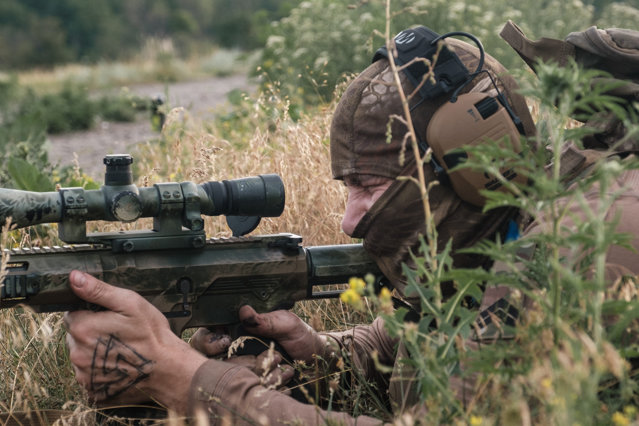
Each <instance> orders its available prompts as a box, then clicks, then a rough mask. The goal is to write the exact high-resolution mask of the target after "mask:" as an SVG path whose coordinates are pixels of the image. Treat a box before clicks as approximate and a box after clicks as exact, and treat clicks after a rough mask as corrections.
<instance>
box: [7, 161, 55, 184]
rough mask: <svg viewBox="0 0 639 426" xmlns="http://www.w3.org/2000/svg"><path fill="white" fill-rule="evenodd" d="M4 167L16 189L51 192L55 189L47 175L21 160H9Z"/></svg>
mask: <svg viewBox="0 0 639 426" xmlns="http://www.w3.org/2000/svg"><path fill="white" fill-rule="evenodd" d="M6 166H7V171H8V173H9V176H11V178H12V179H13V182H14V183H15V185H16V186H15V187H16V189H22V190H24V191H53V190H54V189H55V185H54V184H53V182H52V181H51V179H50V178H49V176H48V175H46V174H44V173H42V171H41V170H39V169H38V168H37V167H35V166H33V165H31V164H29V163H27V162H26V161H25V160H23V159H22V158H9V159H8V160H7V164H6Z"/></svg>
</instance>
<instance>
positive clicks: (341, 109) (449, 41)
mask: <svg viewBox="0 0 639 426" xmlns="http://www.w3.org/2000/svg"><path fill="white" fill-rule="evenodd" d="M421 28H423V27H421ZM408 31H410V30H408ZM427 31H429V30H427ZM402 33H404V36H405V35H406V33H405V32H402ZM402 33H400V34H399V35H398V37H396V39H395V40H396V42H399V39H398V38H399V37H400V36H402ZM423 35H424V34H417V37H421V36H423ZM426 36H428V33H426ZM404 40H405V39H404ZM422 41H423V40H422ZM445 45H446V46H447V47H448V49H449V52H450V54H451V55H450V56H451V57H452V58H453V59H452V60H455V61H458V62H457V63H456V64H452V65H451V64H447V67H448V68H446V69H445V70H444V74H443V75H441V74H440V75H438V74H437V71H438V69H437V68H436V70H435V71H436V76H435V77H436V79H441V80H442V81H443V83H442V84H444V85H445V86H446V85H447V87H444V88H443V89H442V88H441V87H440V86H437V85H433V84H430V88H426V91H425V93H426V95H423V94H422V93H421V91H419V90H418V91H415V88H416V87H417V86H419V83H416V79H415V78H414V76H411V75H410V74H409V73H408V72H406V71H400V72H399V74H398V77H399V79H400V82H401V86H402V89H403V92H404V93H405V95H406V96H407V97H409V104H410V111H411V112H410V116H411V118H412V122H413V127H414V130H415V133H416V135H417V139H418V140H419V142H420V144H421V149H422V150H427V149H429V147H430V148H431V149H433V151H435V150H436V147H435V146H433V140H432V139H434V138H440V134H441V132H438V130H442V129H441V128H442V127H446V128H445V129H443V130H444V132H443V133H444V134H445V137H444V139H445V138H446V137H450V133H451V132H450V131H452V132H453V134H455V132H457V131H460V130H461V131H462V133H464V135H465V136H464V137H467V135H469V134H470V135H471V137H472V136H473V135H474V134H475V133H474V132H472V131H471V132H468V131H467V130H469V129H468V128H464V127H467V126H466V125H465V124H464V123H467V122H468V118H467V117H462V116H461V115H463V114H466V113H461V114H460V113H458V112H452V113H445V114H444V116H446V117H444V119H442V118H441V117H439V118H438V115H441V114H440V113H441V112H442V107H445V106H447V105H449V104H453V103H455V102H457V101H458V100H460V99H466V98H463V97H464V96H465V95H467V94H470V95H472V96H475V95H476V97H474V98H473V99H479V101H476V102H474V103H477V102H479V103H481V102H483V100H484V99H485V98H487V97H490V99H491V100H495V99H497V97H498V96H499V95H502V97H503V100H504V101H506V102H507V104H508V107H509V108H510V109H511V112H512V114H514V115H516V117H517V118H518V120H519V121H520V124H519V127H518V130H517V132H519V130H521V133H522V134H525V135H532V134H533V133H534V131H535V130H534V124H533V122H532V118H531V117H530V113H529V110H528V107H527V105H526V103H525V100H524V99H523V97H521V96H520V95H518V94H517V93H516V91H515V89H516V83H515V82H514V80H513V79H512V78H511V77H510V76H509V75H507V74H506V70H505V69H504V68H503V66H502V65H501V64H499V63H498V62H497V61H496V60H495V59H494V58H492V57H490V56H489V55H487V54H484V53H483V50H481V49H478V48H477V47H475V46H473V45H471V44H469V43H466V42H464V41H461V40H458V39H454V38H446V39H445ZM432 46H435V47H437V44H436V43H435V44H433V45H432ZM398 47H399V46H398ZM436 51H437V55H438V58H437V60H435V64H437V61H442V62H443V61H444V60H445V59H450V58H446V57H445V55H444V54H442V52H441V51H440V50H436ZM378 52H379V51H378ZM384 53H385V52H382V54H381V55H376V59H377V60H375V61H374V62H373V64H372V65H370V66H369V67H368V68H366V69H365V70H364V71H363V72H362V73H360V74H359V75H358V76H357V77H356V78H355V79H354V80H353V81H352V82H351V84H350V85H349V86H348V88H347V89H346V91H345V92H344V94H343V95H342V97H341V99H340V101H339V103H338V105H337V108H336V110H335V114H334V117H333V121H332V124H331V167H332V173H333V177H334V178H335V179H338V180H343V181H344V183H345V184H346V186H347V188H348V192H349V196H348V202H347V206H346V212H345V215H344V219H343V222H342V228H343V230H344V232H346V233H347V234H349V235H351V236H353V237H355V238H363V239H364V246H365V247H366V249H367V250H368V251H369V252H370V253H371V255H372V256H373V257H374V258H375V260H376V261H377V263H378V264H379V265H380V267H381V268H382V270H383V271H384V273H385V274H386V275H387V277H389V278H390V279H391V281H393V278H396V276H398V275H401V271H400V265H401V263H402V262H404V261H406V259H407V258H408V252H409V250H411V249H414V248H415V245H416V244H417V242H418V236H419V235H420V234H424V230H425V221H424V208H423V203H422V197H421V194H420V190H419V188H418V186H417V185H415V184H414V183H413V182H411V181H410V180H406V179H397V178H398V177H400V176H407V177H410V176H416V173H417V167H419V166H418V164H417V163H420V164H421V162H418V161H416V158H415V155H414V153H413V149H412V147H411V145H410V142H407V141H408V139H407V132H408V128H407V126H406V119H405V115H404V108H403V105H402V98H401V96H400V92H399V90H398V88H397V86H396V84H395V77H394V75H393V72H392V71H391V67H390V64H389V62H388V56H387V55H384ZM455 58H457V59H455ZM400 59H401V56H400ZM420 63H421V64H423V62H420ZM458 65H461V66H462V67H463V70H462V69H459V66H458ZM451 67H452V68H451ZM454 67H457V68H458V71H459V72H460V73H461V74H460V75H458V76H457V77H456V76H455V75H454V73H455V72H457V71H456V70H455V68H454ZM479 68H481V71H482V72H479V73H477V72H476V71H477V70H478V69H479ZM456 78H457V82H456V83H454V82H455V79H456ZM451 80H452V83H451ZM417 81H421V80H419V79H418V80H417ZM437 81H439V80H437ZM438 84H439V83H438ZM433 87H434V89H433ZM428 90H431V91H430V92H428ZM413 92H415V93H413ZM453 97H454V99H452V98H453ZM497 102H498V104H496V105H493V106H494V107H495V108H499V109H500V111H501V109H503V107H502V106H500V105H501V104H500V103H501V102H502V101H501V100H497ZM474 103H472V104H471V106H472V107H473V108H474V109H476V107H475V105H474ZM493 104H494V103H493ZM453 106H455V105H453ZM479 108H480V109H481V106H479ZM491 108H492V107H491ZM492 112H494V111H489V112H488V113H487V114H488V115H490V114H492ZM475 113H477V114H478V118H479V120H483V118H482V114H484V113H485V111H478V112H476V111H475V110H473V114H475ZM455 114H458V116H457V117H455ZM451 115H452V116H453V117H452V118H453V123H457V124H456V125H453V126H452V129H451V128H450V127H449V126H448V125H447V124H439V129H437V128H436V129H435V130H433V126H432V124H434V123H449V122H450V116H451ZM434 118H435V120H434ZM471 118H473V119H474V118H477V117H471ZM456 120H458V122H456ZM511 120H512V119H511V118H508V121H511ZM510 125H511V126H513V122H512V121H511V122H510ZM515 126H517V124H515ZM434 127H438V125H435V126H434ZM455 127H458V128H455ZM433 135H435V136H433ZM429 137H430V139H431V140H429ZM471 141H472V140H471ZM435 142H436V143H439V142H440V140H439V139H438V140H437V141H435ZM423 153H424V151H422V152H421V153H420V155H423ZM445 154H446V152H445V151H444V152H441V151H440V152H439V157H440V158H439V160H440V161H439V162H438V163H435V162H431V163H429V164H425V165H423V166H422V167H423V170H424V173H425V176H426V179H427V180H428V182H427V184H430V183H432V182H433V181H435V180H439V181H440V184H438V185H435V186H433V187H432V188H431V190H430V191H429V200H430V207H431V211H432V212H433V217H434V222H435V225H436V226H437V229H438V233H439V239H440V240H441V241H443V242H446V241H447V240H448V239H450V237H452V236H453V233H454V235H455V238H454V243H455V246H456V247H462V246H467V245H469V244H470V243H471V240H472V241H475V240H477V239H479V238H480V237H482V236H484V237H485V236H486V235H487V234H489V233H494V232H495V230H496V227H497V226H499V223H500V222H502V221H503V219H504V218H503V217H497V216H499V215H485V214H483V213H482V208H481V206H480V205H478V203H474V202H472V201H473V199H472V198H470V201H468V200H469V198H468V197H467V195H468V194H467V193H468V192H469V191H466V189H467V188H466V187H465V186H464V184H463V183H461V184H460V183H459V182H457V185H452V184H451V182H450V180H449V179H448V176H447V174H446V169H447V168H449V167H447V166H450V164H446V163H445V162H446V161H447V160H446V159H443V158H442V155H445ZM433 157H434V158H435V157H436V156H433ZM442 163H444V164H442ZM460 185H461V186H460ZM472 192H473V194H477V193H478V190H477V189H476V188H473V191H472ZM389 275H393V276H392V277H391V276H389ZM396 287H397V285H396Z"/></svg>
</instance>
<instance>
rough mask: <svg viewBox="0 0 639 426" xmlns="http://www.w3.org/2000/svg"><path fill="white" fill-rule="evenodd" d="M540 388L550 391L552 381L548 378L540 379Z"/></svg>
mask: <svg viewBox="0 0 639 426" xmlns="http://www.w3.org/2000/svg"><path fill="white" fill-rule="evenodd" d="M541 386H543V387H544V388H546V389H550V388H551V387H552V379H550V378H549V377H546V378H545V379H542V380H541Z"/></svg>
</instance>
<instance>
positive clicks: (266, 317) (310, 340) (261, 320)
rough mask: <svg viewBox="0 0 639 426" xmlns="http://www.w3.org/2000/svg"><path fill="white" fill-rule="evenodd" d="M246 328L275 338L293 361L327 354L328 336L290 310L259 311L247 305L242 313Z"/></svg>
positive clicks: (257, 333)
mask: <svg viewBox="0 0 639 426" xmlns="http://www.w3.org/2000/svg"><path fill="white" fill-rule="evenodd" d="M239 317H240V321H241V322H242V325H243V326H244V328H245V329H246V330H247V331H249V332H250V333H253V334H255V335H257V336H261V337H264V338H267V339H273V340H275V341H277V343H279V344H280V345H281V346H282V348H284V350H285V351H286V352H287V353H288V354H289V355H290V356H291V358H293V359H294V360H300V361H305V362H310V361H312V360H313V355H322V356H323V355H324V351H325V350H326V348H327V342H326V337H325V336H322V335H320V334H318V333H317V332H316V331H315V330H313V328H312V327H311V326H310V325H308V324H306V323H305V322H304V321H302V320H301V319H300V318H299V317H298V316H297V315H295V314H294V313H292V312H290V311H285V310H281V311H273V312H268V313H264V314H258V313H257V312H255V310H254V309H253V308H252V307H250V306H248V305H244V306H242V307H241V308H240V312H239Z"/></svg>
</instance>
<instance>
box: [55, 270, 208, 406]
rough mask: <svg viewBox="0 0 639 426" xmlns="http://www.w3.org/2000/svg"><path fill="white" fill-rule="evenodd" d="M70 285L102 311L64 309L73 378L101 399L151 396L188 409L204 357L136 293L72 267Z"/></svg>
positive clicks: (116, 400) (114, 400)
mask: <svg viewBox="0 0 639 426" xmlns="http://www.w3.org/2000/svg"><path fill="white" fill-rule="evenodd" d="M69 282H70V284H71V289H72V290H73V292H74V293H75V294H76V295H78V296H79V297H80V298H81V299H83V300H86V301H87V302H90V303H94V304H96V305H99V306H102V307H104V308H106V309H107V310H105V311H98V312H93V311H75V312H67V313H66V314H65V317H64V323H65V328H66V330H67V338H66V342H67V346H68V348H69V358H70V360H71V363H72V364H73V369H74V371H75V376H76V380H77V381H78V382H79V383H80V384H81V385H83V386H84V387H85V388H86V390H87V391H88V393H89V396H90V398H91V399H93V400H95V401H96V402H98V403H100V405H103V406H104V405H108V404H117V403H134V402H140V401H142V400H149V399H151V398H152V399H154V400H156V401H158V402H160V403H161V404H162V405H164V406H166V407H169V408H172V409H174V410H176V411H178V412H182V413H184V412H186V407H187V398H188V389H189V386H190V384H191V380H192V378H193V376H194V374H195V372H196V370H197V369H198V368H199V367H200V366H201V365H202V364H203V363H204V362H206V359H207V358H206V357H204V356H203V355H202V354H200V353H199V352H197V351H195V350H194V349H192V348H191V347H190V346H189V345H188V344H187V343H186V342H185V341H183V340H182V339H180V338H179V337H178V336H176V335H175V334H174V333H173V332H172V331H171V329H170V328H169V323H168V321H167V319H166V318H165V317H164V315H162V313H161V312H160V311H159V310H157V309H156V308H155V307H154V306H153V305H151V304H150V303H149V302H148V301H147V300H145V299H144V298H143V297H142V296H140V295H139V294H137V293H135V292H133V291H130V290H127V289H123V288H119V287H114V286H111V285H109V284H106V283H104V282H102V281H100V280H98V279H96V278H94V277H92V276H91V275H88V274H85V273H83V272H79V271H72V272H71V274H70V275H69Z"/></svg>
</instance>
